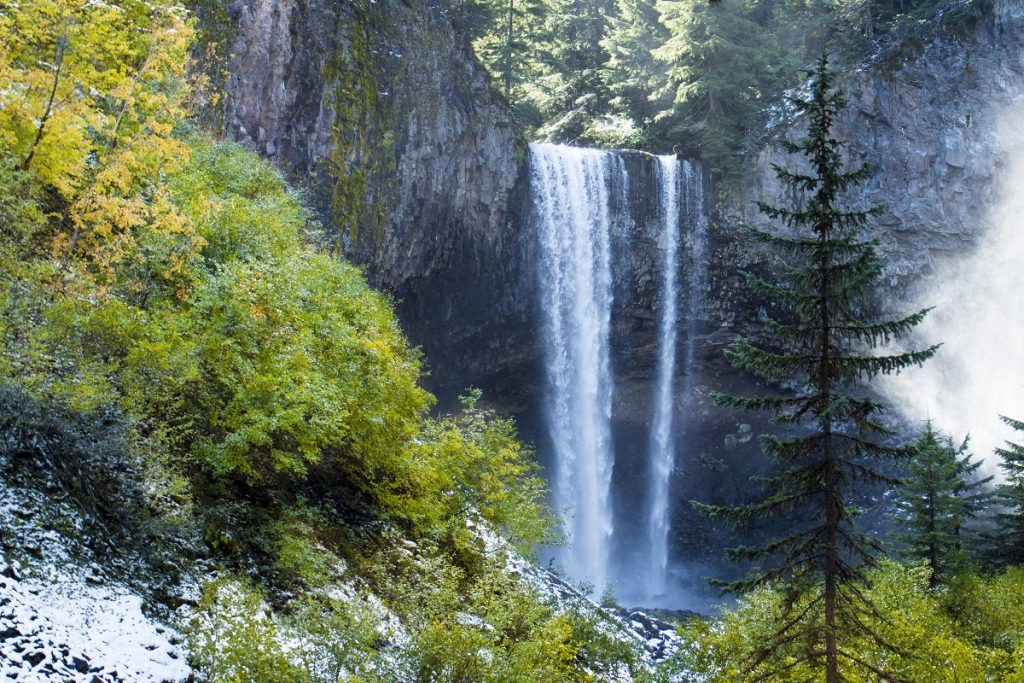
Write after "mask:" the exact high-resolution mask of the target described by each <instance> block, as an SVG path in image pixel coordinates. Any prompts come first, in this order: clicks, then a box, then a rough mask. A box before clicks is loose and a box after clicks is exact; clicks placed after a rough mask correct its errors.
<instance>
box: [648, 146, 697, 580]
mask: <svg viewBox="0 0 1024 683" xmlns="http://www.w3.org/2000/svg"><path fill="white" fill-rule="evenodd" d="M687 170H689V165H687ZM658 175H659V180H660V183H659V185H660V192H659V195H660V196H659V203H660V208H661V210H660V212H659V214H660V218H661V236H660V244H659V247H660V251H661V272H662V278H661V287H662V294H661V311H660V314H659V316H658V379H657V383H656V385H655V391H654V419H653V421H652V424H651V438H650V456H649V458H648V467H649V470H650V471H649V481H650V486H649V488H650V490H649V494H648V505H649V508H648V515H647V529H648V543H649V544H650V557H649V558H648V561H649V562H650V566H649V576H648V582H647V594H648V595H649V596H652V597H653V596H657V595H661V594H663V593H664V592H665V588H666V579H667V573H668V530H669V523H670V522H669V497H668V494H669V480H670V478H671V477H672V470H673V468H674V467H675V459H676V454H675V448H676V444H675V439H674V438H673V434H672V413H673V407H674V404H675V401H674V399H673V395H672V386H673V380H674V379H675V366H676V318H677V307H678V299H679V292H678V287H677V284H676V274H677V271H678V265H677V262H678V260H679V254H678V252H679V160H678V159H676V157H675V155H670V156H661V157H658Z"/></svg>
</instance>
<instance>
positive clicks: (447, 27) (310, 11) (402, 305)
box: [199, 0, 523, 390]
mask: <svg viewBox="0 0 1024 683" xmlns="http://www.w3.org/2000/svg"><path fill="white" fill-rule="evenodd" d="M448 6H449V3H448V2H447V1H446V0H376V1H374V0H308V1H302V0H230V4H228V5H225V6H223V9H224V11H226V12H227V14H228V16H229V18H230V24H231V26H232V30H231V31H230V35H227V36H223V37H222V39H223V40H226V41H227V42H228V44H229V45H230V48H229V49H228V50H227V52H226V54H225V57H224V59H225V63H224V64H223V67H224V68H225V69H226V71H227V77H226V80H225V93H224V97H223V126H224V131H225V133H226V134H227V135H228V136H230V137H233V138H235V139H238V140H242V141H245V142H247V143H249V144H251V145H252V146H254V147H255V148H256V149H257V150H258V151H259V152H261V153H262V154H265V155H266V156H268V157H270V158H273V159H276V160H277V161H279V162H280V164H281V165H282V167H283V168H284V169H285V170H286V171H287V172H288V173H289V174H291V175H292V176H293V177H294V178H296V179H298V180H299V181H300V182H301V183H302V184H303V185H305V186H306V187H307V188H309V189H310V197H311V199H312V201H313V203H314V204H315V205H316V206H317V208H318V209H319V211H320V215H321V218H322V221H323V223H324V224H325V227H326V228H327V231H326V233H327V239H328V240H329V241H331V242H334V243H336V244H337V246H338V247H339V248H340V249H341V250H342V251H343V253H345V254H346V255H347V256H348V257H349V258H351V259H353V260H354V261H356V262H357V263H360V264H362V265H364V266H365V268H366V272H367V275H368V277H369V279H370V280H371V282H372V283H373V284H374V285H376V286H377V287H379V288H381V289H384V290H385V291H389V292H391V293H392V294H393V295H394V296H395V297H396V300H397V301H398V304H399V315H400V317H401V319H402V322H403V324H404V326H405V329H406V330H407V332H408V334H409V336H410V337H411V339H412V341H413V342H414V343H416V344H419V345H421V346H422V347H423V348H424V351H425V355H426V358H427V359H428V361H429V362H430V363H432V364H433V365H434V366H435V367H437V368H441V369H443V373H435V375H434V378H435V379H437V378H438V377H439V376H441V375H442V374H443V376H445V377H450V376H457V377H459V378H460V383H462V382H463V381H464V382H465V383H470V382H472V381H473V379H474V378H475V377H477V376H478V375H479V371H480V369H481V368H486V367H487V366H489V365H490V364H491V363H492V360H493V359H491V358H490V357H488V356H487V348H488V346H495V345H499V346H500V345H501V343H500V341H498V342H496V341H493V340H488V339H487V338H486V335H488V334H492V331H491V328H492V327H495V328H500V327H501V326H502V324H504V323H503V322H502V321H504V319H505V318H509V319H510V320H512V321H513V322H519V321H522V320H523V313H522V304H521V302H520V301H519V300H518V299H516V298H515V297H514V296H511V295H508V296H506V295H504V294H502V293H503V292H505V291H506V290H508V289H509V288H508V287H507V285H508V283H510V282H515V281H517V280H518V279H519V276H518V274H517V272H516V271H517V269H518V267H519V263H518V262H517V261H516V259H515V258H511V257H510V256H509V254H518V253H519V252H520V251H521V249H520V248H519V246H518V242H517V240H518V239H519V238H518V236H517V235H516V233H515V231H514V230H513V229H512V225H511V217H510V212H509V207H510V199H511V197H512V195H513V192H514V188H515V185H516V181H517V179H518V172H519V160H520V158H521V154H520V150H519V149H518V147H517V139H516V135H515V132H514V131H513V128H512V125H511V121H510V118H509V115H508V111H507V108H506V107H505V105H504V104H503V102H502V101H501V100H500V97H498V96H496V95H495V94H494V93H493V92H492V90H491V89H490V88H489V86H488V83H487V78H486V73H485V71H484V69H483V67H482V66H481V65H480V64H479V63H478V61H477V60H476V58H475V57H474V56H473V54H472V52H471V50H470V47H469V46H468V44H467V42H466V40H465V38H464V37H463V36H462V35H461V34H460V33H459V31H458V28H457V25H456V21H455V19H454V18H453V17H452V16H450V14H449V10H448ZM204 11H205V13H206V14H207V15H213V14H215V13H214V12H213V11H212V10H211V8H210V5H208V4H207V5H203V6H200V7H199V12H200V16H201V17H202V15H203V13H204ZM496 322H497V323H498V324H497V325H495V323H496ZM493 334H495V335H498V336H499V337H500V336H502V335H503V334H504V333H503V332H501V331H500V330H497V329H495V330H494V331H493ZM481 335H484V336H481ZM506 336H507V335H506ZM497 350H498V349H496V351H497ZM437 388H440V389H442V390H443V389H444V387H440V386H439V387H437Z"/></svg>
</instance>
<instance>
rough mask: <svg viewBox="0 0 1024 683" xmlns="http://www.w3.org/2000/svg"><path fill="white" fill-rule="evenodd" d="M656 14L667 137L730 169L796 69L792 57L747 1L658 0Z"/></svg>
mask: <svg viewBox="0 0 1024 683" xmlns="http://www.w3.org/2000/svg"><path fill="white" fill-rule="evenodd" d="M657 9H658V11H659V12H660V15H661V21H662V23H663V24H664V25H665V26H667V27H668V29H669V32H670V37H669V39H668V40H667V41H665V43H664V44H663V45H661V46H660V47H658V48H656V49H655V50H654V51H653V54H654V56H655V57H656V58H657V59H658V60H659V61H661V62H662V63H663V64H664V65H665V67H666V71H667V78H666V84H665V90H666V91H667V92H662V93H659V95H660V96H663V97H666V98H667V100H668V101H669V102H670V106H669V108H667V109H666V110H664V111H662V112H661V113H660V114H659V116H658V119H659V121H661V122H662V125H664V126H665V127H666V129H667V130H666V134H667V135H668V136H670V137H672V138H673V139H675V140H677V141H679V142H682V143H689V144H697V145H698V146H699V147H700V148H701V150H702V151H703V155H704V158H705V159H706V160H707V161H708V163H709V165H710V166H711V168H712V169H714V170H716V171H719V172H724V173H730V172H732V171H735V170H736V167H737V166H738V161H739V160H738V156H737V155H738V152H739V148H740V144H741V143H742V141H743V139H744V136H745V134H746V132H747V131H748V130H750V128H751V127H752V126H755V125H757V123H758V122H759V121H761V120H763V119H762V117H763V115H764V110H765V108H766V106H767V104H768V102H769V99H768V98H769V97H770V96H773V95H775V94H777V93H779V92H781V91H782V89H783V87H784V84H785V82H786V77H787V76H791V75H792V74H793V73H794V72H795V71H796V66H795V54H794V52H793V50H792V49H790V48H789V47H787V46H785V45H783V44H781V43H780V42H779V41H778V40H777V36H776V35H775V33H774V32H772V31H770V30H768V29H766V27H764V26H763V25H761V24H759V23H758V22H757V21H756V19H755V17H754V14H755V12H756V9H757V8H756V6H753V5H752V3H751V2H750V0H741V1H739V2H731V3H723V4H722V5H720V6H709V5H708V4H707V2H705V0H658V2H657Z"/></svg>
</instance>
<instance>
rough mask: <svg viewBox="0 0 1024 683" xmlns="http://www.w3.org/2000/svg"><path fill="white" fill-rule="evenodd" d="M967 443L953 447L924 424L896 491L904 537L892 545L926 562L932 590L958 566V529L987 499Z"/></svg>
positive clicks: (960, 549) (985, 480)
mask: <svg viewBox="0 0 1024 683" xmlns="http://www.w3.org/2000/svg"><path fill="white" fill-rule="evenodd" d="M967 444H968V442H967V440H966V439H965V440H964V442H963V443H962V444H961V445H960V447H959V448H957V447H956V446H954V445H953V440H952V438H950V437H949V436H945V435H942V434H939V433H938V432H936V431H935V428H934V427H933V426H932V424H931V423H930V422H929V423H928V424H927V425H926V426H925V430H924V433H923V434H922V435H921V437H920V438H919V439H918V440H917V441H916V442H915V443H914V444H913V451H914V452H913V457H912V458H911V460H910V462H909V463H908V464H907V471H906V476H905V477H904V482H903V486H902V487H901V495H902V498H903V501H902V504H901V505H900V508H901V510H902V512H903V513H904V515H905V518H906V528H907V532H906V533H902V534H899V535H898V540H900V541H901V542H902V543H903V544H904V546H905V549H904V554H905V556H906V557H907V558H909V559H911V560H923V561H924V562H926V563H927V565H928V567H929V568H930V569H931V578H930V579H929V583H930V584H931V586H932V587H933V588H934V587H935V586H938V585H939V583H941V582H942V580H943V579H944V578H946V577H948V575H949V574H950V573H951V572H953V571H955V570H957V569H958V568H960V567H961V566H962V565H963V564H964V562H965V560H966V558H967V556H966V553H965V551H964V540H965V537H967V536H968V534H967V533H966V532H965V529H964V524H965V523H966V522H968V521H969V520H970V519H972V518H973V517H975V516H976V515H977V514H978V512H979V511H980V509H981V507H982V505H983V504H984V501H985V500H986V498H987V492H986V491H985V490H984V488H983V487H985V486H986V485H987V484H988V483H989V482H990V481H992V477H985V478H978V477H977V469H978V468H979V467H980V466H981V461H976V460H974V459H973V456H972V455H971V453H970V452H969V451H968V450H967Z"/></svg>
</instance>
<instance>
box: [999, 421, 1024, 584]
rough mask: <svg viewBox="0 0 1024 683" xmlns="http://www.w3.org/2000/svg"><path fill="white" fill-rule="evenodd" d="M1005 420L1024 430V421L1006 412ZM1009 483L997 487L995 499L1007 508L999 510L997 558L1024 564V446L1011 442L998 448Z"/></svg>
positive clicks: (1004, 473) (1019, 429)
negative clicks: (1009, 415) (1008, 415)
mask: <svg viewBox="0 0 1024 683" xmlns="http://www.w3.org/2000/svg"><path fill="white" fill-rule="evenodd" d="M1001 419H1002V420H1003V422H1005V423H1006V424H1008V425H1010V426H1011V427H1013V429H1014V430H1016V431H1018V432H1021V433H1024V421H1022V420H1015V419H1013V418H1011V417H1006V416H1005V415H1004V416H1002V418H1001ZM996 455H998V456H999V457H1000V458H1002V460H1003V461H1002V462H1001V463H1000V464H999V467H1000V469H1002V471H1003V476H1004V478H1005V480H1006V481H1005V482H1004V483H1002V484H1000V485H999V486H997V487H996V492H995V501H996V502H997V503H998V504H999V505H1001V506H1003V507H1004V508H1006V510H1005V511H1004V512H1001V513H999V515H998V517H997V520H998V524H999V532H998V539H997V540H998V547H997V559H998V561H999V563H1000V564H1006V565H1014V564H1024V445H1021V444H1019V443H1014V442H1012V441H1007V442H1006V445H1005V446H1003V447H1002V448H997V449H996Z"/></svg>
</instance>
